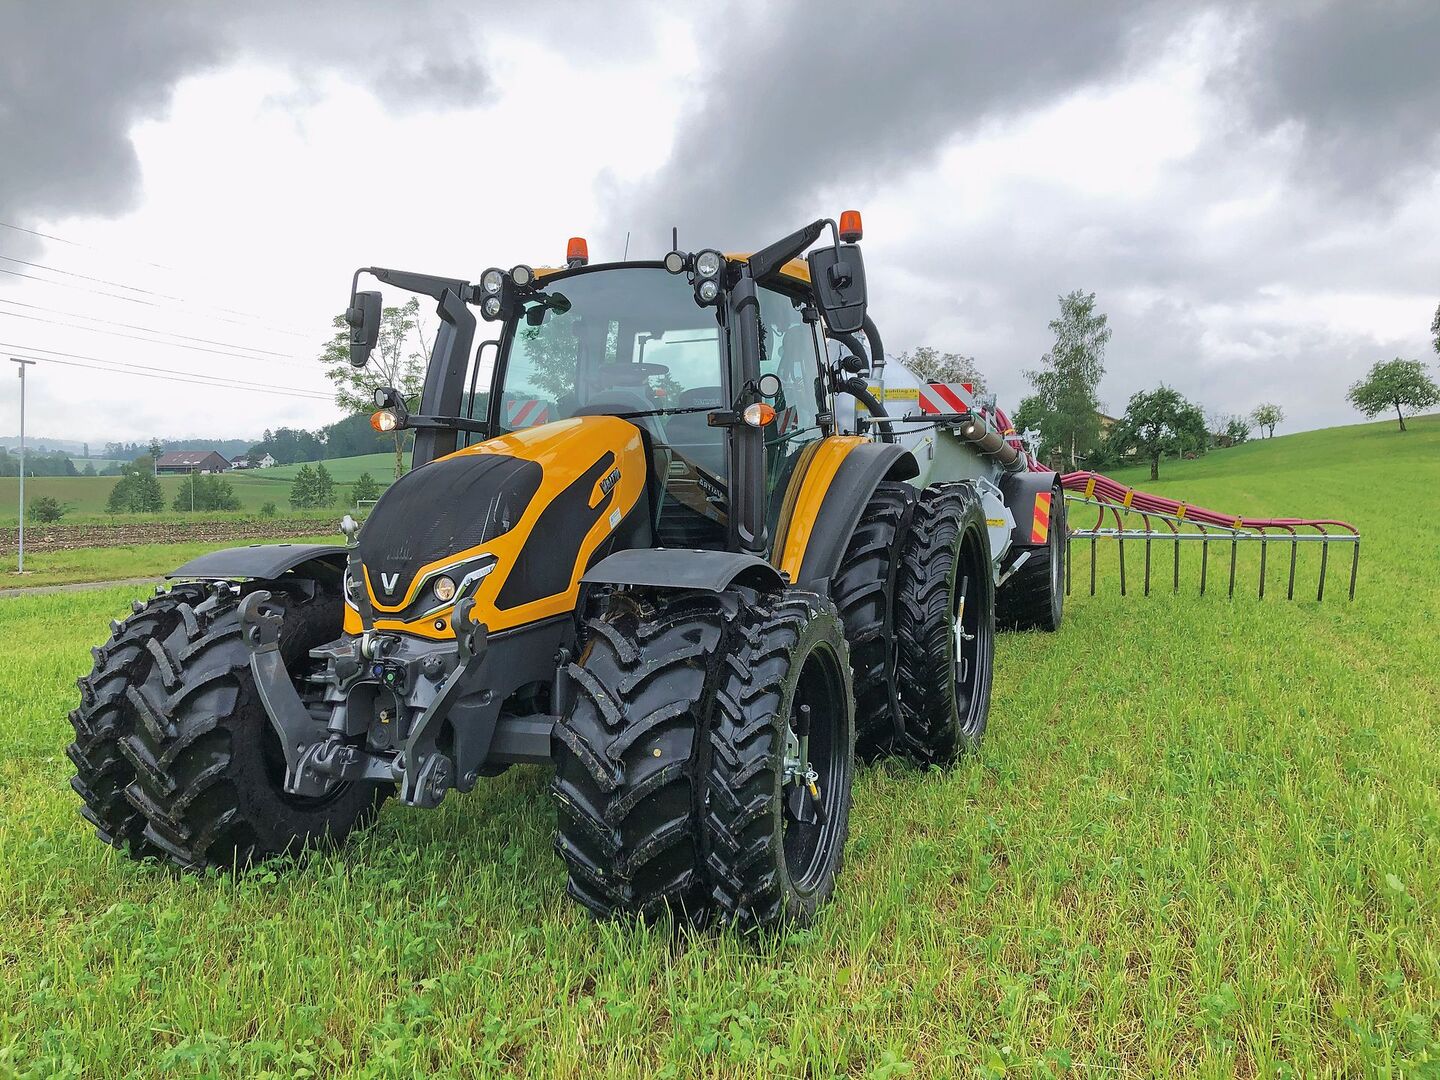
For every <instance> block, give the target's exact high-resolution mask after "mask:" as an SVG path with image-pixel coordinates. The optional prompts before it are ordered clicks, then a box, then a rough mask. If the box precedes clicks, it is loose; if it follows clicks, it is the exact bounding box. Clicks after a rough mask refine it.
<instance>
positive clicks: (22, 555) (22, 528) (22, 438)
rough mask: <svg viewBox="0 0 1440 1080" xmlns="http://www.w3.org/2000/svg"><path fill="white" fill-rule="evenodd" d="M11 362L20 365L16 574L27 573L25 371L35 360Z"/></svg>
mask: <svg viewBox="0 0 1440 1080" xmlns="http://www.w3.org/2000/svg"><path fill="white" fill-rule="evenodd" d="M10 360H11V362H13V363H16V364H19V365H20V545H19V546H20V560H19V566H17V567H16V573H20V574H23V573H24V572H25V369H26V368H27V367H30V366H32V365H33V364H34V363H35V361H34V360H21V359H20V358H19V357H18V356H12V357H11V358H10Z"/></svg>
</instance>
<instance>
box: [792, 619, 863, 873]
mask: <svg viewBox="0 0 1440 1080" xmlns="http://www.w3.org/2000/svg"><path fill="white" fill-rule="evenodd" d="M841 679H842V675H841V672H840V662H839V658H838V657H837V656H836V655H835V653H834V651H833V650H831V649H830V648H829V647H828V646H821V647H819V648H817V649H816V650H815V651H814V652H812V653H811V654H810V655H809V656H808V657H807V658H806V660H805V664H804V666H803V667H802V668H801V670H800V678H799V681H798V682H797V684H796V688H795V694H794V697H793V699H792V701H791V704H790V726H789V729H788V731H787V735H789V736H790V739H791V740H794V739H795V738H796V733H797V723H798V722H799V719H800V716H801V706H806V705H808V706H809V708H810V743H809V753H808V755H807V757H808V763H809V766H810V768H811V769H813V770H814V772H815V775H816V787H817V789H818V790H819V793H820V800H819V802H820V811H819V813H817V812H816V808H815V800H814V799H813V798H812V796H811V795H810V794H809V793H808V791H806V790H805V786H804V784H803V781H789V782H786V783H784V785H783V787H782V791H781V816H782V819H783V826H782V831H783V836H784V847H785V868H786V870H787V871H788V872H789V875H790V879H791V881H792V882H793V883H794V885H795V888H796V889H797V890H799V891H800V892H808V891H811V890H813V889H814V888H815V887H816V886H817V885H818V884H819V883H820V881H821V880H822V879H823V877H824V874H825V867H826V865H827V864H828V862H829V860H830V853H831V850H832V848H833V847H834V845H835V840H836V836H837V834H838V832H839V828H840V811H841V807H842V804H843V800H844V789H845V785H846V782H847V777H846V776H845V770H846V765H847V757H846V750H847V749H848V747H847V746H846V745H845V744H846V742H847V740H848V736H847V733H846V732H845V731H844V717H845V692H844V689H843V684H842V682H841ZM786 779H787V781H788V779H789V778H786Z"/></svg>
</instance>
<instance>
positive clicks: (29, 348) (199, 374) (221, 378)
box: [0, 342, 329, 397]
mask: <svg viewBox="0 0 1440 1080" xmlns="http://www.w3.org/2000/svg"><path fill="white" fill-rule="evenodd" d="M0 348H11V349H23V350H24V351H26V352H30V353H47V354H49V355H51V356H68V357H69V358H70V359H71V360H93V361H94V362H95V363H97V364H118V365H119V366H120V367H131V368H142V369H144V370H145V371H160V372H165V373H167V374H173V375H184V376H185V377H186V378H197V379H214V380H216V381H217V382H223V383H226V384H234V385H238V386H252V387H255V388H256V389H259V390H265V389H269V388H271V387H274V386H275V384H274V383H268V382H251V381H250V380H249V379H237V378H236V377H235V376H233V375H207V374H206V373H205V372H203V371H182V370H179V369H176V368H168V367H158V366H156V365H155V364H142V363H140V362H139V361H137V360H111V359H109V358H107V357H103V356H88V355H86V354H85V353H73V352H66V351H65V350H64V349H43V348H41V347H40V346H39V345H20V344H18V343H16V342H0ZM277 389H280V390H291V391H294V392H295V393H297V394H315V395H318V396H320V397H329V394H328V392H327V391H324V390H311V389H309V388H307V387H304V386H280V387H277Z"/></svg>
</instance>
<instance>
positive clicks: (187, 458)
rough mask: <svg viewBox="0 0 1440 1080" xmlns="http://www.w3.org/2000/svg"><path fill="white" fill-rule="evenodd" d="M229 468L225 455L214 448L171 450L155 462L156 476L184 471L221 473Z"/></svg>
mask: <svg viewBox="0 0 1440 1080" xmlns="http://www.w3.org/2000/svg"><path fill="white" fill-rule="evenodd" d="M229 468H230V463H229V462H228V461H226V460H225V455H224V454H221V453H219V452H217V451H215V450H172V451H170V452H169V453H168V454H161V455H160V459H159V460H158V461H156V462H155V475H156V476H173V475H184V474H186V473H221V472H226V471H227V470H228V469H229Z"/></svg>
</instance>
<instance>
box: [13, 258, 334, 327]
mask: <svg viewBox="0 0 1440 1080" xmlns="http://www.w3.org/2000/svg"><path fill="white" fill-rule="evenodd" d="M0 259H4V260H5V261H6V262H11V263H16V264H17V265H19V266H28V267H30V268H31V269H33V270H46V271H49V272H50V273H52V274H63V275H64V276H65V277H72V278H76V279H78V280H80V281H89V282H93V283H95V284H97V285H109V286H111V287H112V288H116V289H126V290H128V291H130V292H138V293H143V294H144V295H145V296H153V297H155V298H156V299H159V300H168V301H170V302H171V303H173V304H177V305H181V306H184V307H196V308H200V309H203V310H208V311H212V312H216V311H218V312H228V313H229V314H231V315H239V316H241V317H242V318H243V319H244V320H245V321H247V322H252V323H254V324H255V325H256V326H262V327H264V328H265V329H267V330H272V331H274V332H275V333H277V334H289V335H291V336H292V337H310V336H311V335H310V334H308V333H306V332H304V331H301V330H295V329H290V328H286V327H283V326H276V325H275V324H273V323H268V322H265V321H264V320H263V319H262V318H261V317H260V316H258V315H250V314H248V313H246V312H243V311H234V310H232V309H230V308H222V307H215V306H213V305H211V304H200V303H197V302H196V301H194V300H189V299H187V298H185V297H183V296H171V295H170V294H169V293H162V292H156V291H155V290H153V289H145V288H141V287H140V286H139V285H127V284H125V282H123V281H111V280H110V279H109V278H100V277H92V276H90V275H89V274H81V273H78V272H77V271H74V270H66V269H63V268H62V267H59V266H50V265H48V264H46V263H38V262H31V261H30V260H28V259H17V258H15V257H14V256H13V255H3V254H0ZM0 274H13V275H15V276H16V277H23V278H29V279H30V280H31V281H41V282H44V283H45V284H47V285H55V286H58V287H59V288H62V289H77V290H79V291H81V292H86V293H96V294H98V295H100V296H113V297H115V298H116V299H117V300H129V301H130V302H131V303H135V304H148V305H149V306H150V307H158V306H160V305H158V304H155V303H154V302H153V301H150V300H141V299H139V298H137V297H133V296H121V295H119V294H116V293H107V292H103V291H101V290H98V289H87V288H84V287H83V286H80V285H71V284H68V283H66V282H63V281H51V280H50V279H49V278H42V277H36V276H35V275H33V274H22V273H20V272H19V271H18V270H6V269H5V268H3V267H0ZM208 317H214V316H208ZM221 321H222V322H228V323H234V324H235V325H237V326H240V325H244V324H243V323H242V322H241V321H240V320H237V319H225V318H223V317H221Z"/></svg>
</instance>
